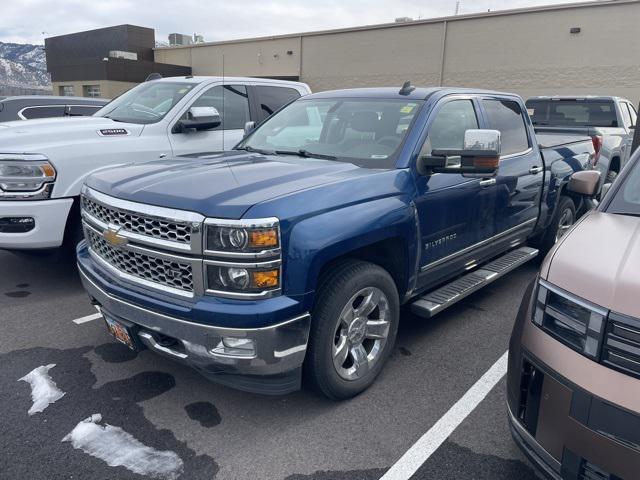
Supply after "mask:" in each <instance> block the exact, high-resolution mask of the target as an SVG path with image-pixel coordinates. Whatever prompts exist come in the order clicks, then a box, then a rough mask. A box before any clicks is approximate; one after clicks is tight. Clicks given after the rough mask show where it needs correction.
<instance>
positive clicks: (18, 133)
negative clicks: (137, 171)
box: [0, 77, 310, 250]
mask: <svg viewBox="0 0 640 480" xmlns="http://www.w3.org/2000/svg"><path fill="white" fill-rule="evenodd" d="M309 92H310V90H309V87H308V86H306V85H305V84H302V83H298V82H287V81H280V80H268V79H257V78H243V77H227V78H222V77H174V78H163V79H158V80H153V81H148V82H144V83H142V84H140V85H138V86H136V87H134V88H132V89H131V90H129V91H128V92H126V93H125V94H123V95H122V96H120V97H118V98H116V99H115V100H113V101H112V102H110V103H109V104H107V105H106V106H104V107H103V108H102V109H100V110H99V111H98V112H96V113H95V114H94V115H93V116H89V117H74V118H50V119H41V120H28V121H19V122H5V123H2V124H0V248H3V249H9V250H39V249H47V248H55V247H59V246H61V245H63V243H66V245H67V246H69V247H71V248H72V249H73V248H75V245H76V244H77V243H78V241H79V240H80V238H81V234H82V230H81V226H80V215H79V203H78V199H79V196H80V189H81V186H82V183H83V182H84V179H85V178H86V177H87V176H88V175H89V174H91V173H93V172H97V171H100V170H102V169H105V168H109V167H114V166H123V165H126V164H130V163H140V162H147V161H150V160H157V159H161V158H165V157H178V156H185V155H190V154H194V153H198V152H220V151H223V150H225V149H227V150H228V149H231V148H232V147H233V146H234V145H235V144H236V143H238V142H239V141H240V140H241V139H242V136H243V134H244V127H245V124H246V123H247V122H256V123H259V122H261V121H263V120H264V119H265V118H267V117H268V116H269V115H270V114H271V113H273V112H274V111H276V110H278V109H279V108H280V107H282V106H283V105H285V104H287V103H289V102H290V101H292V100H294V99H296V98H299V97H300V96H302V95H306V94H308V93H309ZM183 161H185V162H186V161H188V159H187V158H184V160H183Z"/></svg>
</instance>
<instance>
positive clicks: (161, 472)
mask: <svg viewBox="0 0 640 480" xmlns="http://www.w3.org/2000/svg"><path fill="white" fill-rule="evenodd" d="M100 422H102V415H100V414H99V413H96V414H94V415H91V416H90V417H89V418H85V419H84V420H83V421H81V422H80V423H78V425H76V427H75V428H74V429H73V430H72V431H71V433H69V434H68V435H67V436H66V437H64V438H63V439H62V441H63V442H71V444H72V445H73V447H74V448H77V449H80V450H82V451H83V452H84V453H87V454H89V455H91V456H93V457H97V458H99V459H100V460H103V461H105V462H106V463H107V465H109V466H111V467H118V466H123V467H125V468H127V469H128V470H131V471H132V472H134V473H137V474H140V475H147V476H149V477H152V478H160V479H162V480H175V479H177V478H178V477H179V476H180V474H182V471H183V468H184V464H183V462H182V459H181V458H180V457H179V456H178V455H177V454H176V453H175V452H172V451H170V450H164V451H160V450H156V449H154V448H151V447H148V446H146V445H144V444H143V443H141V442H140V441H138V440H136V439H135V438H134V437H133V436H132V435H131V434H129V433H127V432H125V431H124V430H122V429H121V428H120V427H114V426H113V425H109V424H104V425H99V423H100Z"/></svg>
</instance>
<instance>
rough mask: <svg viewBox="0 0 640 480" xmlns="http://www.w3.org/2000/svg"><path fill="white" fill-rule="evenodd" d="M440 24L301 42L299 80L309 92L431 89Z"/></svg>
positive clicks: (437, 69) (312, 37)
mask: <svg viewBox="0 0 640 480" xmlns="http://www.w3.org/2000/svg"><path fill="white" fill-rule="evenodd" d="M442 34H443V25H442V23H432V24H424V25H407V26H403V27H401V28H398V27H392V28H378V29H373V30H360V31H350V32H349V31H347V32H336V33H332V34H326V35H308V36H306V35H305V36H303V37H302V52H303V53H302V75H301V80H302V81H303V82H306V83H308V84H309V85H310V86H311V89H312V90H314V91H319V90H330V89H336V88H349V87H377V86H381V85H398V86H400V85H402V83H404V82H405V81H406V80H411V81H412V82H413V83H414V84H415V85H435V84H437V83H438V81H439V75H440V65H441V61H442V60H441V49H442Z"/></svg>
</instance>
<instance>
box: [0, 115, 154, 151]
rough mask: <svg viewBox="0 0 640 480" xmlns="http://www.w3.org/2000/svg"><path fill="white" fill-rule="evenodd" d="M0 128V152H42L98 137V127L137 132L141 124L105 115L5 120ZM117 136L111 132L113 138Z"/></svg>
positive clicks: (135, 133) (130, 133) (100, 128)
mask: <svg viewBox="0 0 640 480" xmlns="http://www.w3.org/2000/svg"><path fill="white" fill-rule="evenodd" d="M2 127H3V128H0V153H43V154H46V153H47V152H46V150H45V149H46V147H47V146H48V145H57V144H60V143H79V142H81V141H83V140H87V139H95V140H96V141H100V140H101V139H105V140H106V139H108V138H107V137H101V135H100V131H101V130H109V129H125V130H126V131H127V132H128V134H129V135H134V136H137V135H140V133H141V132H142V129H143V128H144V125H138V124H135V123H123V122H115V121H113V120H111V119H109V118H104V117H61V118H60V117H57V118H43V119H41V120H21V121H15V122H5V123H3V124H2ZM116 136H118V135H113V136H112V137H116Z"/></svg>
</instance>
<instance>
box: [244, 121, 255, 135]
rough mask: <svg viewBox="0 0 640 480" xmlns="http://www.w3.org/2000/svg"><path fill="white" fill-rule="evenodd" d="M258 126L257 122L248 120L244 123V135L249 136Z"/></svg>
mask: <svg viewBox="0 0 640 480" xmlns="http://www.w3.org/2000/svg"><path fill="white" fill-rule="evenodd" d="M255 128H256V122H247V123H245V124H244V136H245V137H246V136H248V135H249V134H250V133H251V132H253V130H254V129H255Z"/></svg>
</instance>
